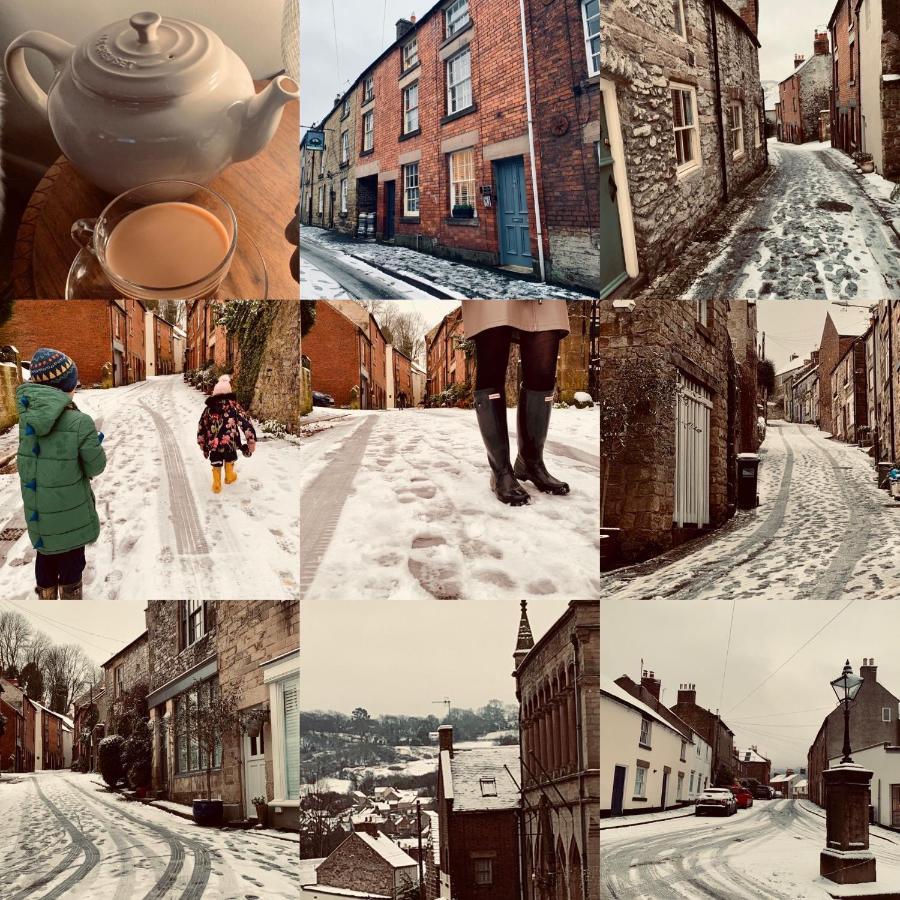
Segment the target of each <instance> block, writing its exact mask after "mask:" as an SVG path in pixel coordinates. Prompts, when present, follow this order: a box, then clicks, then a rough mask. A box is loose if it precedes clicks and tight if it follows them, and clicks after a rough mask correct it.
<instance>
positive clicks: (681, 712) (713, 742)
mask: <svg viewBox="0 0 900 900" xmlns="http://www.w3.org/2000/svg"><path fill="white" fill-rule="evenodd" d="M669 708H670V709H671V711H672V712H673V713H675V715H676V716H678V718H679V719H681V720H682V721H683V722H686V723H687V724H688V725H689V726H690V727H691V729H692V730H693V731H695V732H696V733H697V734H699V735H700V737H702V738H703V740H704V741H706V743H707V744H709V745H710V747H711V748H712V760H711V763H710V773H711V779H710V780H711V782H712V784H720V783H723V782H724V783H726V784H730V783H732V782H730V781H727V780H726V779H725V772H726V770H727V771H730V772H731V774H732V775H735V774H736V773H735V769H736V767H737V763H736V762H735V750H734V732H733V731H732V730H731V729H730V728H729V727H728V726H727V725H726V724H725V722H724V721H722V718H721V716H719V715H717V714H716V713H714V712H712V711H711V710H708V709H706V708H705V707H703V706H700V705H698V703H697V686H696V685H695V684H681V685H679V686H678V701H677V702H676V703H675V705H674V706H671V707H669Z"/></svg>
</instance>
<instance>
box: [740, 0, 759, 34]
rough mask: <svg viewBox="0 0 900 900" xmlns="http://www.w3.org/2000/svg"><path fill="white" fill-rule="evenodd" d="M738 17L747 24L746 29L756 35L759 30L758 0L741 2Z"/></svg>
mask: <svg viewBox="0 0 900 900" xmlns="http://www.w3.org/2000/svg"><path fill="white" fill-rule="evenodd" d="M738 15H739V16H740V17H741V18H742V19H743V20H744V21H745V22H746V23H747V27H748V28H749V29H750V30H751V31H752V32H753V33H754V34H756V32H757V30H758V28H759V0H743V2H742V3H741V8H740V9H739V10H738Z"/></svg>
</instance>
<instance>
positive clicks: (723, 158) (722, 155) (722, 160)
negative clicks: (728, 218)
mask: <svg viewBox="0 0 900 900" xmlns="http://www.w3.org/2000/svg"><path fill="white" fill-rule="evenodd" d="M716 2H717V0H709V12H710V16H711V20H712V39H713V67H714V68H715V70H716V125H717V127H718V132H719V164H720V165H721V167H722V203H723V204H725V203H727V202H728V168H727V165H728V164H727V155H726V152H725V123H724V121H723V120H722V116H723V115H724V110H723V108H722V71H721V68H720V66H719V26H718V23H717V21H716Z"/></svg>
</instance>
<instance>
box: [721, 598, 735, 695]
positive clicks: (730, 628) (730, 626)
mask: <svg viewBox="0 0 900 900" xmlns="http://www.w3.org/2000/svg"><path fill="white" fill-rule="evenodd" d="M736 602H737V598H736V597H732V598H731V621H730V622H729V623H728V643H727V644H726V646H725V662H724V663H723V664H722V689H721V690H720V691H719V709H721V708H722V706H723V705H724V702H725V673H726V672H727V671H728V654H729V653H730V652H731V632H732V631H733V629H734V605H735V603H736Z"/></svg>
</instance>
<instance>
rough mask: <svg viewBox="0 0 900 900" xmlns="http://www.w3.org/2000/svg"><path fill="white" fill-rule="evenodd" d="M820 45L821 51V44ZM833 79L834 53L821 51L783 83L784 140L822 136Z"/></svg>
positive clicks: (805, 139)
mask: <svg viewBox="0 0 900 900" xmlns="http://www.w3.org/2000/svg"><path fill="white" fill-rule="evenodd" d="M825 40H827V38H826V39H825ZM818 46H819V49H820V50H821V48H822V44H821V43H819V45H818ZM831 78H832V60H831V54H830V53H821V52H819V53H814V55H813V56H812V57H811V58H810V59H807V60H806V62H805V63H803V64H802V65H801V66H800V67H799V68H798V69H797V71H796V72H795V73H794V74H792V75H791V76H790V77H789V78H787V79H785V80H784V81H782V82H781V84H780V85H779V92H780V97H781V108H782V121H783V123H784V124H783V127H782V134H781V139H782V140H784V141H788V142H791V143H794V144H802V143H804V142H805V141H816V140H818V139H819V119H820V115H821V113H822V110H827V109H828V108H829V107H830V105H831Z"/></svg>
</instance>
